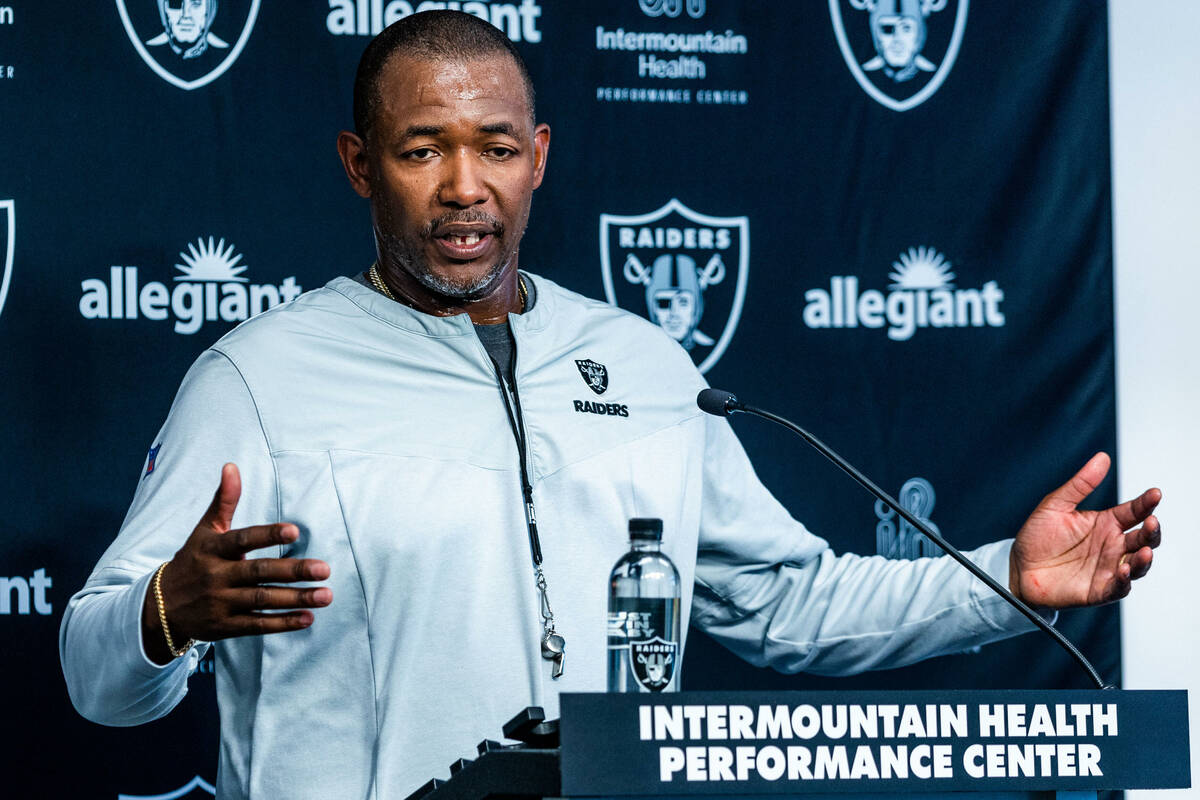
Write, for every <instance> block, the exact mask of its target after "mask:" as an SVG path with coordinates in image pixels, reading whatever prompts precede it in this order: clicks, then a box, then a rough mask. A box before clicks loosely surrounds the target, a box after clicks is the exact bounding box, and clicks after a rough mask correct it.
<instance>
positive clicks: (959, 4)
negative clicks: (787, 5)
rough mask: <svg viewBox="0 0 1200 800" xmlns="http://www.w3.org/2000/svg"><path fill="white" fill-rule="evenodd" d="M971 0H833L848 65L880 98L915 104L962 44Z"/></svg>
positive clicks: (895, 104) (941, 77) (902, 105)
mask: <svg viewBox="0 0 1200 800" xmlns="http://www.w3.org/2000/svg"><path fill="white" fill-rule="evenodd" d="M967 3H968V0H829V14H830V16H831V17H832V18H833V31H834V34H835V36H836V37H837V42H838V47H840V48H841V51H842V57H843V58H844V59H845V60H846V66H847V67H849V68H850V72H851V74H852V75H854V79H855V80H856V81H858V85H859V86H861V87H862V88H863V91H865V92H866V93H867V94H868V95H870V96H871V97H872V98H873V99H874V100H875V101H876V102H878V103H880V104H882V105H884V106H887V107H888V108H890V109H892V110H893V111H907V110H909V109H910V108H916V107H917V106H919V105H921V103H923V102H925V101H926V100H928V99H929V98H930V97H932V96H933V93H934V92H936V91H937V90H938V88H939V87H940V86H941V85H942V83H943V81H945V80H946V76H947V75H949V74H950V69H951V68H952V67H953V66H954V60H955V59H956V58H957V57H958V48H959V46H960V45H961V44H962V38H963V30H964V29H965V28H966V26H967Z"/></svg>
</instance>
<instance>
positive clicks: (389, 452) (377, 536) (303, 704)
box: [60, 12, 1160, 798]
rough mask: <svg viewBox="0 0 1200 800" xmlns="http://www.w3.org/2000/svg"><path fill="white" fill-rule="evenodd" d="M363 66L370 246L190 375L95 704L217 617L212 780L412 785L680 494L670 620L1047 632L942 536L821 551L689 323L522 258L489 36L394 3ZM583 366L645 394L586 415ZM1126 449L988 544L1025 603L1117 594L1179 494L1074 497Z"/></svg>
mask: <svg viewBox="0 0 1200 800" xmlns="http://www.w3.org/2000/svg"><path fill="white" fill-rule="evenodd" d="M354 94H355V96H354V117H355V118H354V132H353V133H351V132H344V133H342V134H341V135H340V136H339V137H338V152H339V154H340V156H341V159H342V163H343V164H344V166H345V169H346V174H347V176H348V177H349V179H350V183H351V185H352V187H353V188H354V190H355V191H356V192H358V193H359V194H360V195H362V196H363V197H365V198H368V199H369V201H370V208H371V219H372V224H373V228H374V232H375V240H376V244H377V248H378V261H377V263H376V264H375V265H374V266H372V267H371V268H370V269H369V270H367V271H366V272H365V273H363V274H361V275H359V276H357V277H356V278H335V279H334V280H332V281H331V282H330V283H328V284H327V285H326V286H325V287H323V288H321V289H318V290H316V291H312V292H308V293H306V294H304V295H302V296H301V297H299V298H298V299H296V300H294V301H292V302H290V303H285V304H283V305H280V306H278V307H276V308H274V309H272V310H270V311H268V312H266V313H263V314H262V315H260V316H258V317H256V318H254V319H251V320H250V321H248V322H246V323H244V324H242V325H240V326H239V327H238V328H236V329H235V330H234V331H232V332H231V333H229V334H228V335H227V336H225V337H224V338H222V339H221V340H220V341H219V342H217V343H216V344H215V345H214V346H213V347H211V348H210V349H209V350H207V351H206V352H205V353H204V354H202V355H201V356H200V358H199V359H198V360H197V362H196V363H195V364H194V365H193V367H192V368H191V370H190V371H189V372H188V374H187V376H186V377H185V378H184V381H183V385H182V386H181V388H180V391H179V394H178V396H177V397H176V399H175V402H174V404H173V406H172V408H171V411H170V414H169V416H168V418H167V421H166V423H165V424H164V426H163V428H162V430H161V431H160V433H159V435H158V437H157V438H156V439H155V441H154V442H153V443H152V444H153V445H154V446H155V447H156V448H157V455H156V458H155V460H154V468H153V470H152V471H151V470H148V471H147V473H146V474H145V476H144V477H143V479H142V480H141V482H140V483H139V486H138V489H137V493H136V495H135V496H134V499H133V504H132V506H131V508H130V510H129V514H128V516H127V517H126V519H125V522H124V524H123V525H122V528H121V531H120V533H119V534H118V536H117V538H116V540H115V541H114V543H113V544H112V545H111V546H110V547H109V549H108V550H107V552H106V553H105V554H104V555H103V557H102V558H101V560H100V562H99V564H98V565H97V567H96V569H95V572H94V573H93V574H92V576H91V578H90V579H89V580H88V582H87V584H86V585H85V586H84V588H83V589H82V590H81V591H80V592H79V593H78V594H76V595H75V596H74V598H72V600H71V602H70V605H69V608H68V609H67V611H66V613H65V614H64V617H63V622H62V631H61V636H60V646H61V653H62V662H63V669H64V672H65V674H66V678H67V684H68V687H69V689H70V693H71V697H72V700H73V701H74V703H75V705H76V707H77V708H78V709H79V711H80V712H81V713H82V714H83V715H84V716H86V717H88V718H89V719H92V720H95V721H97V722H102V723H105V724H109V725H136V724H139V723H142V722H146V721H149V720H152V719H155V718H158V717H161V716H162V715H164V714H166V713H168V712H169V711H170V710H171V708H173V707H174V706H175V704H177V703H178V702H179V700H180V699H181V698H182V697H183V695H184V694H185V692H186V690H187V678H188V674H189V673H190V671H191V670H192V669H193V668H194V667H195V665H196V663H197V661H198V659H199V658H200V656H201V655H202V654H203V652H204V651H205V650H206V649H207V648H208V647H209V646H210V643H214V642H215V643H216V681H217V691H218V698H219V704H220V716H221V747H220V754H221V755H220V768H219V772H218V795H219V796H220V797H223V798H243V797H259V798H283V797H286V798H307V797H313V798H316V797H322V798H324V797H337V798H354V797H358V798H367V797H380V798H385V797H386V798H393V797H404V796H405V795H406V794H407V793H409V792H410V791H412V790H413V789H414V788H416V787H417V786H418V785H420V784H421V783H423V782H424V781H425V780H426V779H427V778H428V777H429V775H430V774H431V773H433V772H436V771H440V770H441V769H442V768H443V767H444V765H445V764H448V763H450V762H451V761H452V760H454V758H456V757H458V756H461V755H469V754H470V752H471V750H470V748H471V746H472V745H473V744H474V743H475V742H476V741H478V740H479V739H480V737H481V736H483V735H486V734H487V733H488V732H490V731H494V730H496V729H497V728H498V726H499V725H501V724H502V723H503V721H504V720H506V719H507V718H508V717H510V716H511V715H512V714H513V713H515V712H516V711H517V710H519V709H520V708H522V707H524V706H527V705H540V706H544V707H545V708H546V709H547V712H548V713H549V714H551V715H555V714H556V713H557V707H558V700H557V698H558V695H559V693H560V692H564V691H595V690H601V689H603V688H604V686H605V648H606V638H605V635H606V630H605V603H606V579H607V576H608V569H609V567H610V565H611V564H612V562H614V561H615V560H616V558H617V557H618V556H619V555H620V554H621V553H622V552H623V551H624V549H625V543H626V521H627V520H628V519H629V518H631V517H660V518H662V519H663V520H664V528H665V531H666V535H665V537H664V541H665V543H666V546H665V549H666V551H667V552H668V554H669V555H670V557H671V558H672V559H673V560H674V562H675V563H676V564H677V565H678V567H679V570H680V573H681V575H682V577H683V580H684V585H685V586H686V587H687V588H686V589H685V592H684V597H683V609H684V615H683V616H684V619H683V622H684V625H685V627H686V624H687V622H688V618H689V617H690V620H691V622H692V623H694V624H696V625H698V626H700V627H701V628H703V629H704V630H706V631H707V632H709V633H710V634H712V635H713V636H714V637H715V638H716V639H718V640H719V641H721V642H722V643H724V644H725V645H726V646H728V647H729V648H730V649H732V650H733V651H735V652H737V653H738V654H739V655H741V656H742V657H744V658H746V659H747V660H749V661H751V662H753V663H755V664H765V665H771V666H773V667H775V668H777V669H780V670H784V671H800V670H809V671H813V672H820V673H849V672H855V671H861V670H867V669H874V668H879V667H885V666H897V665H900V664H906V663H910V662H912V661H915V660H917V659H921V658H925V657H928V656H933V655H937V654H941V653H946V652H951V651H956V650H962V649H965V648H968V647H972V646H975V645H979V644H984V643H987V642H991V641H994V640H996V639H1000V638H1003V637H1006V636H1009V635H1012V634H1015V633H1018V632H1021V631H1024V630H1027V629H1028V627H1029V626H1028V622H1027V621H1025V620H1024V618H1022V617H1020V616H1019V615H1018V614H1017V613H1016V612H1014V611H1012V610H1011V609H1010V608H1009V607H1008V606H1007V605H1006V604H1005V603H1004V602H1003V601H1001V600H999V599H998V598H996V597H993V596H991V595H990V593H989V592H988V591H987V590H986V589H985V588H984V586H983V585H982V584H981V583H980V582H978V581H976V580H975V579H974V578H972V577H971V576H970V575H968V574H967V573H966V572H964V571H963V570H962V569H960V568H959V567H958V566H957V565H956V564H954V563H953V562H952V561H950V560H949V559H922V560H917V561H889V560H887V559H883V558H879V557H870V558H865V557H859V556H855V555H853V554H847V555H842V556H835V555H834V554H833V553H832V551H831V550H830V548H829V546H828V544H827V543H826V542H825V541H824V540H822V539H820V538H818V537H817V536H815V535H813V534H812V533H810V532H809V531H807V530H806V529H805V528H804V527H803V526H802V525H801V524H799V523H798V522H796V521H795V520H793V519H792V518H791V517H790V516H789V515H788V514H787V512H786V511H785V510H784V509H783V508H782V507H781V506H780V505H779V503H778V502H776V501H775V500H774V498H772V497H771V496H770V494H769V493H768V492H767V491H766V489H764V488H763V486H762V485H761V484H760V483H759V482H758V480H757V478H756V477H755V475H754V472H753V470H752V469H751V467H750V464H749V462H748V460H747V458H746V456H745V453H744V452H743V450H742V448H741V446H740V445H739V444H738V442H737V440H736V438H735V437H734V435H733V433H732V431H731V430H730V428H729V426H728V424H727V423H726V422H725V421H723V420H720V419H717V418H714V417H712V416H709V415H706V414H704V413H702V412H701V411H700V410H699V409H697V408H696V406H695V404H694V400H693V398H695V397H696V393H697V391H698V390H699V389H701V388H703V386H704V381H703V379H702V378H701V377H700V375H699V374H698V373H697V372H696V370H695V368H694V367H693V365H692V362H691V359H690V358H689V357H688V355H687V353H686V352H685V351H684V350H683V349H682V348H681V347H680V346H679V345H678V344H677V343H676V342H675V341H674V340H672V339H671V338H670V337H669V336H667V335H666V334H664V333H663V331H662V330H661V329H660V328H659V327H658V326H656V325H653V324H652V323H649V322H647V321H645V320H643V319H641V318H639V317H636V316H634V315H631V314H628V313H626V312H623V311H621V310H619V309H617V308H614V307H612V306H609V305H607V304H603V303H598V302H595V301H592V300H588V299H586V298H583V297H580V296H579V295H576V294H574V293H572V292H569V291H566V290H565V289H563V288H561V287H559V286H557V285H555V284H554V283H553V282H552V281H550V280H548V279H546V278H543V277H539V276H537V275H534V274H532V273H529V272H522V271H518V262H519V256H518V252H519V246H520V242H521V236H522V234H523V232H524V230H525V226H526V223H527V221H528V218H529V209H530V201H531V198H532V194H533V191H534V190H535V189H536V188H537V187H538V185H539V184H540V183H541V180H542V176H543V174H544V171H545V169H546V163H547V157H548V155H549V149H550V129H549V128H548V127H547V126H546V125H539V124H536V122H535V119H536V118H535V111H534V92H533V87H532V85H531V83H530V80H529V76H528V73H527V71H526V69H525V67H524V65H523V64H522V62H521V60H520V58H519V56H518V55H517V54H516V52H515V50H514V49H513V47H512V45H511V44H510V43H509V41H508V40H507V38H505V37H504V35H503V34H501V33H500V32H499V31H497V30H496V29H495V28H492V27H491V26H490V25H488V24H487V23H484V22H482V21H480V20H478V19H477V18H475V17H473V16H470V15H467V14H461V13H457V12H427V13H423V14H417V15H414V16H410V17H407V18H405V19H403V20H401V21H400V22H397V23H395V24H394V25H392V26H391V27H389V28H387V29H386V30H385V31H384V32H383V33H381V34H380V35H379V37H378V38H376V39H375V40H374V41H372V42H371V44H370V45H368V47H367V50H366V53H365V54H364V55H363V59H362V62H361V64H360V66H359V70H358V75H357V78H356V81H355V88H354ZM581 363H588V364H589V365H590V366H589V369H592V370H593V372H598V371H599V370H600V369H601V368H602V369H603V372H604V374H605V375H606V376H607V389H606V402H610V403H614V404H617V405H619V406H620V407H621V408H622V409H624V410H625V412H626V413H624V414H605V415H597V414H591V413H582V412H581V411H579V408H580V407H581V404H578V403H576V401H577V400H578V399H579V398H581V397H587V396H590V395H591V390H590V389H589V388H588V377H587V375H586V374H585V373H584V372H583V369H582V367H581V366H580V364H581ZM610 398H611V399H610ZM1107 467H1108V459H1107V456H1104V455H1102V454H1101V455H1097V456H1096V457H1094V458H1093V459H1092V460H1091V461H1089V462H1088V464H1086V465H1085V466H1084V467H1083V469H1082V470H1080V472H1079V473H1078V474H1077V475H1076V476H1075V477H1074V478H1072V479H1071V480H1070V481H1069V482H1068V483H1067V484H1066V485H1065V486H1063V487H1062V488H1060V489H1058V490H1057V491H1055V492H1052V493H1051V494H1050V495H1048V496H1047V497H1046V498H1045V499H1044V500H1043V501H1042V502H1041V503H1040V504H1039V505H1038V506H1037V508H1036V509H1035V510H1034V512H1033V514H1032V515H1031V516H1030V517H1029V520H1028V521H1027V522H1026V523H1025V525H1024V526H1023V527H1022V529H1021V530H1020V531H1019V532H1018V533H1017V535H1016V539H1015V541H1014V540H1004V541H999V542H996V543H995V544H991V545H987V546H985V547H982V548H979V549H978V550H975V551H974V552H973V553H972V554H971V557H972V558H973V560H975V561H976V562H977V563H979V564H980V565H981V566H982V567H983V568H984V569H986V570H987V571H988V572H989V573H990V574H991V575H993V576H994V577H995V578H997V579H998V580H1000V581H1002V582H1004V583H1007V584H1009V585H1010V586H1011V587H1012V588H1013V589H1014V591H1016V592H1017V593H1018V594H1019V595H1020V596H1021V597H1022V598H1023V599H1024V600H1025V601H1026V602H1028V603H1030V604H1032V605H1035V606H1040V607H1047V608H1058V607H1068V606H1077V605H1084V604H1091V603H1103V602H1107V601H1111V600H1114V599H1117V598H1119V597H1121V596H1123V595H1124V594H1125V593H1126V592H1128V591H1129V587H1130V582H1131V581H1132V580H1133V579H1136V578H1138V577H1140V576H1141V575H1143V574H1144V573H1145V572H1146V570H1147V569H1148V568H1149V566H1150V562H1151V558H1152V548H1153V547H1155V546H1156V545H1157V544H1158V541H1159V534H1160V531H1159V524H1158V521H1157V520H1156V519H1155V518H1154V517H1153V516H1151V512H1152V511H1153V509H1154V507H1155V505H1156V504H1157V502H1158V500H1159V497H1160V492H1158V490H1153V489H1152V490H1150V491H1147V492H1145V493H1143V494H1142V495H1141V496H1139V497H1138V498H1136V499H1135V500H1133V501H1131V502H1129V503H1125V504H1123V505H1121V506H1117V507H1115V508H1111V509H1108V510H1105V511H1100V512H1083V511H1079V510H1077V509H1076V504H1077V503H1079V502H1080V501H1082V500H1083V499H1084V498H1085V497H1086V496H1087V495H1088V494H1089V493H1090V492H1091V491H1092V490H1093V489H1094V488H1095V487H1096V485H1098V484H1099V482H1100V481H1101V480H1102V479H1103V477H1104V474H1105V472H1106V470H1107ZM214 484H217V488H216V493H215V495H213V494H211V493H212V491H213V485H214ZM1127 531H1128V532H1127ZM998 533H1002V532H998ZM550 632H555V633H556V634H557V635H559V636H562V637H563V638H564V639H565V641H566V656H567V657H566V661H565V663H564V664H563V666H564V667H565V669H564V670H563V674H562V675H561V677H557V678H556V677H552V675H553V672H554V670H555V667H556V664H555V663H554V662H552V661H550V660H547V659H546V658H544V656H543V649H542V647H541V642H542V640H543V637H545V636H546V635H547V634H548V633H550Z"/></svg>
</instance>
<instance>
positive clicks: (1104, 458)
mask: <svg viewBox="0 0 1200 800" xmlns="http://www.w3.org/2000/svg"><path fill="white" fill-rule="evenodd" d="M1110 463H1111V462H1110V460H1109V457H1108V453H1096V455H1094V456H1092V457H1091V458H1090V459H1088V462H1087V463H1086V464H1084V465H1083V468H1082V469H1081V470H1079V472H1076V473H1075V475H1074V476H1072V477H1071V480H1069V481H1067V482H1066V483H1064V484H1063V485H1062V486H1060V487H1058V488H1057V489H1055V490H1054V491H1053V492H1051V493H1050V494H1049V495H1048V496H1047V497H1046V500H1045V503H1046V505H1048V506H1049V507H1050V508H1051V509H1052V510H1054V511H1073V510H1074V509H1075V506H1077V505H1079V504H1080V503H1082V502H1083V501H1084V500H1085V499H1087V496H1088V495H1090V494H1091V493H1092V492H1094V491H1096V487H1097V486H1099V485H1100V482H1101V481H1103V480H1104V476H1105V475H1107V474H1108V466H1109V464H1110Z"/></svg>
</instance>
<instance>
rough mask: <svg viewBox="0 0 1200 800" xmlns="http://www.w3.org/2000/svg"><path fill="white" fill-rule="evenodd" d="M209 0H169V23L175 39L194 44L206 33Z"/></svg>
mask: <svg viewBox="0 0 1200 800" xmlns="http://www.w3.org/2000/svg"><path fill="white" fill-rule="evenodd" d="M207 19H208V0H167V24H168V25H170V27H171V36H172V37H174V39H175V41H177V42H183V43H184V44H192V43H193V42H195V41H196V40H197V39H199V38H200V35H201V34H202V33H204V24H205V21H206V20H207Z"/></svg>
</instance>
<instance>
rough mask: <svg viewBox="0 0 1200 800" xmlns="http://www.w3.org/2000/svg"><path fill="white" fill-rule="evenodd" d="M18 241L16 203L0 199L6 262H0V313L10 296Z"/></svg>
mask: <svg viewBox="0 0 1200 800" xmlns="http://www.w3.org/2000/svg"><path fill="white" fill-rule="evenodd" d="M16 242H17V217H16V207H15V204H14V203H13V201H12V200H0V247H3V248H4V251H3V252H4V262H3V263H2V264H0V313H2V312H3V311H4V298H5V297H7V296H8V282H9V280H10V279H11V278H12V267H13V250H14V249H15V245H16Z"/></svg>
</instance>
